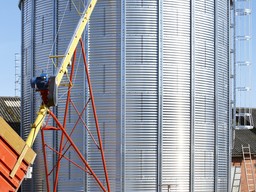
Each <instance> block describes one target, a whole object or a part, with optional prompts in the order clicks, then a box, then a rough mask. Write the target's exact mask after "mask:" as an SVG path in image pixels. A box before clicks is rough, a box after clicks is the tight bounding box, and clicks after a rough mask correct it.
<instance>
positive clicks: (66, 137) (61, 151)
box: [41, 39, 111, 192]
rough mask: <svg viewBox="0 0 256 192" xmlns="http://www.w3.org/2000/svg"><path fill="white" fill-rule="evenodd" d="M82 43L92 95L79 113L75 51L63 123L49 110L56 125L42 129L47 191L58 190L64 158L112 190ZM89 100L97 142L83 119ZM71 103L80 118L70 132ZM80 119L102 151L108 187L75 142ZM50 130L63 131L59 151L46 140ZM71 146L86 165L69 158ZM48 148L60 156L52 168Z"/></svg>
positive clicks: (100, 186) (105, 189) (82, 47)
mask: <svg viewBox="0 0 256 192" xmlns="http://www.w3.org/2000/svg"><path fill="white" fill-rule="evenodd" d="M80 45H81V52H82V56H83V62H84V68H85V73H86V77H87V78H86V79H87V84H88V88H89V96H90V97H89V99H88V101H87V102H86V104H85V106H84V108H83V110H82V111H81V112H80V113H79V112H78V110H77V108H76V107H75V105H74V103H73V102H72V99H71V92H72V86H73V75H74V66H75V63H76V51H75V52H74V55H73V59H72V65H71V72H70V76H69V86H68V91H67V99H66V106H65V113H64V117H63V123H61V122H60V121H59V120H58V118H57V117H56V116H55V114H54V113H53V112H52V111H51V110H49V112H48V113H49V117H51V118H52V119H53V121H54V122H55V123H56V127H53V126H50V125H45V126H44V127H43V128H42V129H41V136H42V145H43V154H44V163H45V175H46V184H47V191H48V192H50V191H51V190H50V188H51V187H53V190H54V192H56V191H57V190H58V180H59V172H60V169H61V160H62V159H65V160H68V161H69V162H71V163H72V164H74V165H75V166H77V167H78V168H80V169H81V170H82V171H84V172H86V173H88V174H89V175H90V176H92V177H93V178H94V180H95V181H96V183H97V184H98V186H99V188H101V189H102V191H104V192H111V190H110V183H109V178H108V172H107V166H106V161H105V156H104V150H103V145H102V139H101V134H100V127H99V122H98V117H97V112H96V106H95V101H94V96H93V91H92V85H91V80H90V74H89V68H88V65H87V62H86V54H85V48H84V44H83V41H82V39H80ZM89 102H90V103H91V108H92V110H93V116H94V121H95V128H96V132H97V138H98V143H97V142H96V139H95V138H94V137H93V135H92V134H91V132H90V130H89V129H88V127H87V126H86V125H85V123H84V121H83V119H82V114H83V113H84V111H85V108H86V107H87V105H88V103H89ZM70 103H71V104H72V106H73V108H74V109H75V111H76V113H77V115H78V119H77V122H76V123H75V125H74V127H73V129H72V131H71V132H70V133H68V132H67V129H66V122H67V116H68V112H69V107H70ZM78 121H82V122H83V124H84V127H85V128H86V130H87V132H88V134H89V136H90V137H91V138H92V140H93V141H94V143H95V146H96V147H97V149H98V150H99V152H100V155H101V160H102V165H103V171H104V175H105V183H106V185H107V186H106V187H105V186H104V185H103V182H102V181H100V179H99V178H98V177H97V175H96V174H95V172H94V171H93V169H92V168H91V166H90V165H89V163H88V162H87V160H86V159H85V157H84V156H83V155H82V153H81V152H80V151H79V149H78V147H77V146H76V144H75V142H74V141H73V140H72V133H73V131H74V129H75V128H76V126H77V123H78ZM49 130H51V131H61V139H60V143H59V151H56V150H55V149H53V148H52V147H50V146H49V145H47V143H46V142H45V134H44V131H49ZM65 140H66V141H65ZM64 141H65V143H64ZM67 143H69V146H68V147H66V145H67ZM71 147H72V148H73V150H74V151H75V152H76V154H77V155H78V157H79V158H80V160H81V161H82V162H83V164H84V166H85V167H81V166H80V165H78V164H77V163H75V162H73V161H71V160H70V159H69V158H67V157H66V156H65V154H66V152H67V151H68V150H69V149H70V148H71ZM46 148H48V149H50V150H51V151H52V152H54V153H56V154H57V156H58V160H57V163H56V165H55V166H54V167H53V169H52V170H49V169H48V163H47V150H46ZM53 172H54V173H55V178H54V183H53V185H52V186H51V185H50V179H49V176H50V175H51V174H52V173H53Z"/></svg>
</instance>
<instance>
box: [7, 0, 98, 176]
mask: <svg viewBox="0 0 256 192" xmlns="http://www.w3.org/2000/svg"><path fill="white" fill-rule="evenodd" d="M96 4H97V0H91V3H90V4H89V6H88V8H87V9H86V10H85V11H84V12H83V14H82V16H81V18H80V20H79V22H78V24H77V27H76V30H75V32H74V35H73V37H72V39H71V40H70V43H69V46H68V48H67V50H66V53H65V55H63V56H64V57H63V56H56V57H63V59H62V62H61V65H60V68H59V69H58V71H57V73H56V84H57V87H56V88H58V87H59V85H60V82H61V80H62V78H63V75H64V74H65V73H66V72H67V67H68V66H69V64H70V62H71V59H72V57H73V54H74V51H75V49H76V47H77V44H78V42H79V40H80V38H81V37H82V34H83V32H84V29H85V27H86V25H87V24H88V22H89V19H90V17H91V14H92V11H93V9H94V7H95V6H96ZM50 58H54V56H51V57H50ZM48 110H49V108H48V107H47V106H46V105H41V106H40V109H39V111H38V113H37V118H36V120H35V122H34V124H33V125H32V127H31V130H30V133H29V135H28V138H27V140H26V145H27V146H28V147H32V145H33V144H34V142H35V139H36V137H37V135H38V132H39V131H40V129H41V127H42V124H43V122H44V119H45V117H46V115H47V112H48ZM26 152H27V147H25V148H24V149H23V150H22V153H21V155H20V157H19V160H18V161H17V162H16V164H15V166H14V169H13V171H12V174H11V175H12V176H13V175H15V174H16V171H17V167H19V166H20V164H21V162H22V159H23V158H24V155H25V154H26Z"/></svg>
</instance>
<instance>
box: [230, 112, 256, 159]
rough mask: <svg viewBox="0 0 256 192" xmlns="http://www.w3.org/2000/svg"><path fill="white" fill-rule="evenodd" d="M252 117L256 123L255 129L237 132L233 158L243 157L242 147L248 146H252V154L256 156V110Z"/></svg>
mask: <svg viewBox="0 0 256 192" xmlns="http://www.w3.org/2000/svg"><path fill="white" fill-rule="evenodd" d="M252 117H253V122H254V128H253V129H248V130H235V140H234V147H233V150H232V156H242V155H243V154H242V145H244V146H247V145H248V144H250V146H251V153H252V154H253V155H256V127H255V124H256V109H252Z"/></svg>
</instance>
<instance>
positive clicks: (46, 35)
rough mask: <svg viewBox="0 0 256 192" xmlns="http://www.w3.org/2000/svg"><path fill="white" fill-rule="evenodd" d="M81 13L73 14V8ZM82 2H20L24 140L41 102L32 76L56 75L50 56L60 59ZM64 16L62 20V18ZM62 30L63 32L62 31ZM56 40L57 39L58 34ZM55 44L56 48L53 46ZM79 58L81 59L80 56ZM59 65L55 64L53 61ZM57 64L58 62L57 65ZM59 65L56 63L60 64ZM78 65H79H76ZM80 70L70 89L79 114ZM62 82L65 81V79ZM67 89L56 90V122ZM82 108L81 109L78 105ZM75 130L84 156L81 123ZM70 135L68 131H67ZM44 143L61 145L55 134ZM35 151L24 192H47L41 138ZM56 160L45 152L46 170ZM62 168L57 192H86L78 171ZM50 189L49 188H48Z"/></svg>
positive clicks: (72, 120)
mask: <svg viewBox="0 0 256 192" xmlns="http://www.w3.org/2000/svg"><path fill="white" fill-rule="evenodd" d="M73 3H74V4H75V5H76V8H78V9H81V10H76V9H75V8H74V6H73ZM83 8H84V7H83V2H82V1H81V0H77V1H74V0H73V1H66V0H60V1H51V0H46V1H45V0H37V1H34V0H24V1H21V11H22V26H23V29H22V56H23V60H22V108H23V110H22V127H23V137H24V138H26V137H27V135H28V133H29V131H30V125H31V123H32V122H33V121H34V118H35V114H36V112H37V110H38V109H39V106H40V104H41V98H40V96H39V94H38V93H36V94H35V93H33V92H34V90H32V89H31V88H30V79H31V77H33V76H39V75H40V74H41V73H42V72H46V73H48V75H52V74H54V72H55V70H56V69H55V68H54V67H53V64H52V63H51V61H49V59H48V58H49V55H63V54H64V53H65V50H66V48H67V45H68V43H69V41H70V39H71V36H72V34H73V31H74V29H75V27H76V25H77V22H78V19H79V15H78V13H77V11H82V10H83ZM64 12H65V16H64V17H63V14H64ZM64 29H65V30H64ZM58 30H59V32H58V36H57V37H56V34H57V31H58ZM54 42H55V46H53V45H54ZM80 58H81V55H80ZM56 62H58V61H56ZM59 62H60V61H59ZM59 62H58V63H59ZM78 62H80V61H78ZM79 67H80V69H78V68H76V69H75V70H76V72H75V81H76V83H77V84H76V85H77V86H75V87H74V88H73V93H72V95H71V97H72V100H73V101H74V103H75V104H76V105H77V106H78V107H77V109H78V110H79V111H82V109H81V108H82V107H83V103H84V100H85V88H84V83H83V82H84V70H83V69H84V68H83V65H82V64H81V65H80V66H79ZM64 80H65V79H64ZM65 93H66V89H65V90H64V89H63V88H61V89H60V90H59V97H60V98H61V99H60V101H59V105H58V108H57V109H54V111H55V113H56V115H57V116H58V117H59V120H60V121H61V122H62V117H63V116H64V106H65V101H66V95H65ZM79 104H81V105H79ZM70 112H71V113H70V114H69V118H68V122H67V127H72V126H73V125H74V124H75V121H76V120H77V119H76V118H74V116H75V117H77V115H76V112H75V110H74V109H71V110H70ZM77 127H78V130H79V131H75V132H74V133H73V136H72V137H73V139H74V140H76V143H77V145H78V147H79V149H81V151H83V153H84V154H85V149H84V146H85V139H86V136H85V133H84V130H83V129H79V127H80V128H81V123H80V124H78V126H77ZM68 131H69V130H68ZM45 138H46V143H47V144H48V145H50V146H55V147H56V144H57V143H58V142H59V141H60V134H59V135H58V134H57V133H56V132H52V131H47V132H45ZM33 147H34V149H35V151H36V152H37V158H36V161H35V164H34V170H33V179H32V180H27V181H24V183H23V185H22V190H23V191H26V192H28V191H38V192H40V191H42V192H43V191H46V180H45V175H44V162H43V153H42V144H41V135H40V134H39V135H38V138H37V140H36V142H35V144H34V146H33ZM68 157H70V158H71V160H73V161H76V160H77V157H76V155H73V151H70V152H69V154H68ZM56 160H57V156H56V155H54V153H52V152H50V151H49V150H48V153H47V161H48V166H49V170H50V169H52V168H53V164H55V163H56ZM61 166H62V168H63V169H61V172H60V177H59V186H58V191H72V190H80V191H84V190H85V179H84V178H85V175H84V173H80V171H78V169H77V168H76V167H75V166H73V165H71V164H70V163H67V162H66V161H62V165H61ZM50 179H51V181H50V183H51V184H52V183H53V178H50ZM51 187H52V185H51Z"/></svg>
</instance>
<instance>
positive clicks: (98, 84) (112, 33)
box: [87, 0, 123, 192]
mask: <svg viewBox="0 0 256 192" xmlns="http://www.w3.org/2000/svg"><path fill="white" fill-rule="evenodd" d="M120 10H121V2H120V1H115V0H109V1H98V4H97V5H96V8H95V10H94V12H93V14H92V17H91V22H90V24H89V34H88V62H89V68H90V74H91V81H92V87H93V92H94V97H95V103H96V108H97V114H98V118H99V124H100V128H101V135H102V139H103V147H104V151H105V158H106V163H107V168H108V174H109V179H110V186H111V190H112V191H123V190H122V182H123V178H122V176H121V173H122V171H123V170H122V169H121V166H122V159H121V153H122V152H121V139H122V135H121V119H120V114H121V107H120V105H121V95H120V93H121V86H120V84H121V82H120V80H121V72H120V71H121V67H120V63H121V35H120V34H121V27H120V25H121V11H120ZM87 121H88V126H89V127H91V130H95V123H94V119H93V114H92V111H91V108H89V110H88V118H87ZM93 134H94V136H95V137H96V133H95V131H93ZM87 149H88V154H87V155H88V161H89V163H90V165H91V166H92V167H93V169H94V170H96V174H97V175H98V176H99V177H100V179H101V180H103V179H104V175H103V173H104V172H103V168H102V162H101V157H100V153H99V151H98V150H97V149H96V147H95V144H93V142H92V140H91V138H89V137H88V147H87ZM87 185H88V191H95V192H97V191H99V189H98V187H96V185H95V181H94V180H93V179H92V178H91V177H88V180H87Z"/></svg>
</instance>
